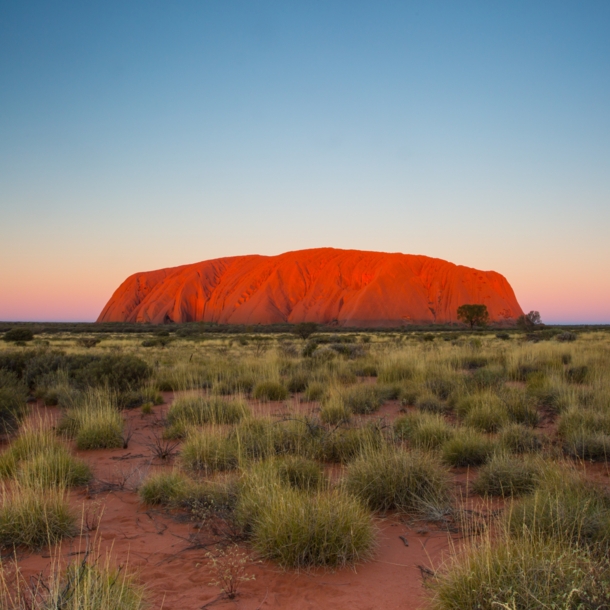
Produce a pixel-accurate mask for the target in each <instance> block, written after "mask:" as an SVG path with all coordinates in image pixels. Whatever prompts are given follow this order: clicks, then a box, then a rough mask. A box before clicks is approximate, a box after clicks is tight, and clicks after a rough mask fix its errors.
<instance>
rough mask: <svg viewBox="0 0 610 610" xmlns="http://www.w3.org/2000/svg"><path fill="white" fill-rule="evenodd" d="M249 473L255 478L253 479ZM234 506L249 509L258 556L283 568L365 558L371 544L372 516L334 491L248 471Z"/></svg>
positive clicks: (339, 563)
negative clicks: (261, 478) (259, 477)
mask: <svg viewBox="0 0 610 610" xmlns="http://www.w3.org/2000/svg"><path fill="white" fill-rule="evenodd" d="M253 479H254V480H253ZM249 488H250V489H248V490H246V492H245V493H243V492H242V494H241V496H240V501H239V502H240V503H243V502H246V504H245V506H241V507H240V506H239V505H238V511H240V512H241V513H242V514H244V513H248V514H249V522H250V525H249V530H250V531H251V536H252V544H253V547H254V549H255V550H256V551H257V552H258V553H259V554H260V556H261V557H263V558H266V559H270V560H272V561H277V562H278V563H279V565H280V566H282V567H287V568H307V567H310V566H325V567H331V568H336V567H342V566H345V565H349V564H353V563H356V562H357V561H361V560H364V559H367V558H368V557H369V556H370V554H371V552H372V549H373V547H374V543H375V531H374V528H373V524H372V522H371V518H370V516H369V514H368V513H367V511H366V510H365V509H364V508H363V507H362V505H361V504H360V502H358V501H357V500H356V499H355V498H353V497H351V496H349V495H347V494H345V493H343V492H341V491H339V490H336V491H320V492H318V493H317V494H314V495H310V494H309V493H307V492H306V491H301V490H298V489H291V488H289V487H285V486H283V485H281V484H280V483H275V484H274V483H271V484H266V485H261V484H260V483H257V481H256V478H254V477H252V478H251V480H250V483H249Z"/></svg>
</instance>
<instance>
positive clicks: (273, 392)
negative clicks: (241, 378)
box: [252, 381, 289, 401]
mask: <svg viewBox="0 0 610 610" xmlns="http://www.w3.org/2000/svg"><path fill="white" fill-rule="evenodd" d="M288 396H289V392H288V389H287V388H286V386H285V385H283V384H282V383H280V382H279V381H261V382H259V383H257V384H256V386H254V391H253V392H252V397H253V398H255V399H256V400H262V401H269V400H286V399H287V398H288Z"/></svg>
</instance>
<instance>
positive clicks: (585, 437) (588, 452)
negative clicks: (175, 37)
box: [563, 432, 610, 462]
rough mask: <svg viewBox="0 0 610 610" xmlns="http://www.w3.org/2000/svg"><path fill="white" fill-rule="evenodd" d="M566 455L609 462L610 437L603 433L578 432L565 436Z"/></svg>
mask: <svg viewBox="0 0 610 610" xmlns="http://www.w3.org/2000/svg"><path fill="white" fill-rule="evenodd" d="M563 446H564V451H565V453H566V455H569V456H571V457H575V458H579V459H581V460H589V461H591V462H607V461H609V460H610V435H608V434H604V433H603V432H579V433H574V434H571V435H569V436H567V437H566V438H565V440H564V444H563Z"/></svg>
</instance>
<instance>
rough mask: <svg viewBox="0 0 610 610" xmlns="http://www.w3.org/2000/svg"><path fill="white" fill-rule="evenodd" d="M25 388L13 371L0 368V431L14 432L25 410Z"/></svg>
mask: <svg viewBox="0 0 610 610" xmlns="http://www.w3.org/2000/svg"><path fill="white" fill-rule="evenodd" d="M26 398H27V390H26V387H25V385H24V384H22V383H21V382H20V381H19V380H18V379H17V376H16V375H15V374H14V373H10V372H8V371H3V370H1V369H0V433H7V432H8V433H10V432H14V431H15V430H16V429H17V428H18V427H19V423H20V422H21V420H22V419H23V417H24V415H25V414H26V412H27V408H26V402H25V400H26Z"/></svg>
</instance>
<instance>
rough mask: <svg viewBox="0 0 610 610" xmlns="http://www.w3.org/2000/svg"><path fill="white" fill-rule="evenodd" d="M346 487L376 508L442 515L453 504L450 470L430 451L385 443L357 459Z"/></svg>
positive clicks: (351, 466) (350, 468) (349, 474)
mask: <svg viewBox="0 0 610 610" xmlns="http://www.w3.org/2000/svg"><path fill="white" fill-rule="evenodd" d="M345 488H346V490H347V491H348V492H350V493H352V494H354V495H355V496H357V497H359V498H360V499H362V500H363V501H364V502H365V503H366V504H367V505H368V506H369V507H370V508H371V509H372V510H381V511H385V510H390V509H396V510H399V511H403V512H406V513H416V514H426V515H430V514H434V515H439V514H442V513H444V512H446V510H447V508H448V507H449V504H450V496H449V477H448V474H447V471H446V470H445V469H444V468H443V467H442V466H441V465H440V464H439V463H438V461H437V460H436V459H435V458H434V457H433V456H432V455H430V454H428V453H420V452H406V451H403V450H402V449H400V448H390V447H385V448H383V449H382V450H380V451H376V452H366V453H364V454H363V455H362V456H360V457H359V458H357V459H356V460H354V461H353V462H352V463H351V464H350V465H349V467H348V469H347V476H346V478H345Z"/></svg>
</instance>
